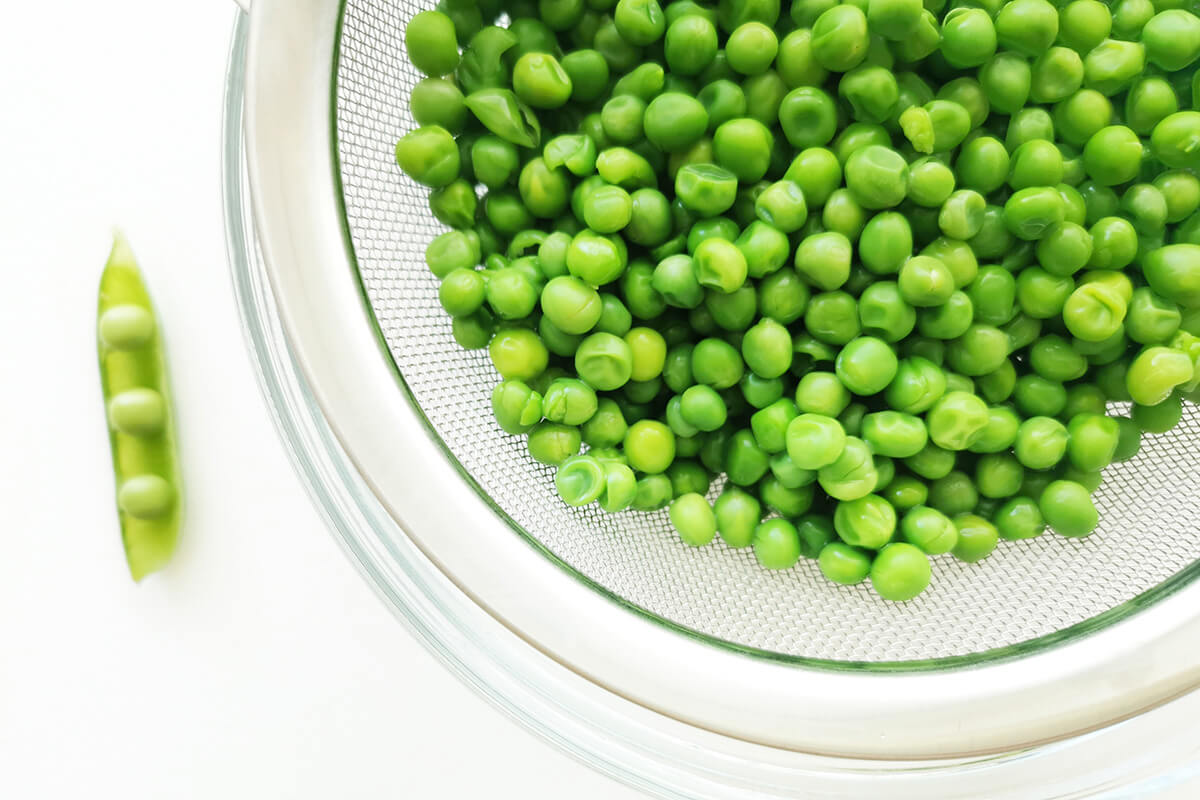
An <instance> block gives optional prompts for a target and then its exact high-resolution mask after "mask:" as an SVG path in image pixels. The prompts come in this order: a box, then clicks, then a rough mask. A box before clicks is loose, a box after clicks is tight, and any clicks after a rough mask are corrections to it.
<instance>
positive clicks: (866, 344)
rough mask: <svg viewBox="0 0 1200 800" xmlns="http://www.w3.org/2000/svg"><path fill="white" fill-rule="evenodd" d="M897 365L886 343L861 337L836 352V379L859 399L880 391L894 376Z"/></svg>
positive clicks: (869, 337)
mask: <svg viewBox="0 0 1200 800" xmlns="http://www.w3.org/2000/svg"><path fill="white" fill-rule="evenodd" d="M898 366H899V362H898V360H897V358H896V353H895V351H894V350H892V348H891V347H889V346H888V344H887V343H886V342H884V341H883V340H881V339H877V338H875V337H872V336H861V337H859V338H857V339H854V340H853V341H851V342H849V343H847V344H846V346H845V347H843V348H842V351H841V352H840V353H838V357H837V361H836V371H837V376H838V379H839V380H840V381H841V382H842V383H843V384H844V385H845V386H846V388H848V389H849V390H850V391H852V392H854V393H855V394H858V395H861V396H864V397H865V396H867V395H872V394H875V393H877V392H881V391H883V389H884V388H885V387H887V385H888V384H889V383H891V382H892V379H893V378H895V377H896V371H897V369H898Z"/></svg>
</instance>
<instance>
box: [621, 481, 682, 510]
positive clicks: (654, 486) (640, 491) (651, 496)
mask: <svg viewBox="0 0 1200 800" xmlns="http://www.w3.org/2000/svg"><path fill="white" fill-rule="evenodd" d="M674 496H675V494H674V491H673V490H672V489H671V479H670V478H668V477H667V476H666V475H643V476H642V477H640V478H638V481H637V492H636V494H635V495H634V499H633V505H632V507H633V508H634V509H636V510H638V511H657V510H658V509H660V508H666V506H667V505H668V504H669V503H670V502H671V500H672V498H673V497H674Z"/></svg>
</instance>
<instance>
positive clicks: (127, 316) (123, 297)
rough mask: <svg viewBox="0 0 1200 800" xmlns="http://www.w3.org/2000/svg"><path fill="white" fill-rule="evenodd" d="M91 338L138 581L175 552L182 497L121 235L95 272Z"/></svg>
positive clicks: (152, 332) (154, 330)
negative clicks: (101, 270) (97, 295)
mask: <svg viewBox="0 0 1200 800" xmlns="http://www.w3.org/2000/svg"><path fill="white" fill-rule="evenodd" d="M97 339H98V345H99V360H100V384H101V389H102V391H103V395H104V401H105V404H106V406H107V412H108V413H107V418H108V432H109V443H110V445H111V447H112V459H113V471H114V472H115V473H116V477H117V510H118V515H119V517H120V522H121V539H122V542H123V543H124V545H125V558H126V560H127V561H128V562H129V571H130V573H132V575H133V579H134V580H135V581H140V580H141V579H142V578H144V577H145V576H146V575H148V574H150V573H151V572H155V571H157V570H159V569H162V568H163V566H164V565H165V564H166V563H167V561H168V560H169V559H170V558H171V554H172V553H174V552H175V543H176V541H177V539H178V536H179V526H180V521H181V519H182V506H181V499H182V498H181V497H180V492H179V485H180V483H179V462H178V458H177V455H176V452H175V434H174V432H173V429H172V426H171V410H170V398H169V394H168V392H167V373H166V362H165V359H164V353H163V345H162V340H161V338H160V337H159V335H158V323H157V322H156V320H155V316H154V308H153V306H152V305H151V304H150V296H149V295H148V294H147V292H146V287H145V285H144V284H143V282H142V275H141V271H140V270H139V269H138V266H137V262H136V261H135V260H134V257H133V251H132V250H130V248H129V244H128V242H126V241H125V239H124V237H122V236H120V235H118V236H117V237H116V240H115V242H114V243H113V248H112V253H111V254H110V255H109V257H108V264H107V265H106V266H105V268H104V274H103V276H102V277H101V279H100V301H99V308H98V312H97Z"/></svg>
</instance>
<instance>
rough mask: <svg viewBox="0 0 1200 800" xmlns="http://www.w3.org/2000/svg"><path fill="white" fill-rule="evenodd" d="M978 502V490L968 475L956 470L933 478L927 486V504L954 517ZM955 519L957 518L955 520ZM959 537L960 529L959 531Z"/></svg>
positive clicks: (967, 510) (969, 509)
mask: <svg viewBox="0 0 1200 800" xmlns="http://www.w3.org/2000/svg"><path fill="white" fill-rule="evenodd" d="M978 504H979V492H978V491H977V490H976V489H975V484H974V483H973V482H972V481H971V478H970V476H968V475H967V474H966V473H964V472H960V471H957V470H954V471H951V472H948V473H947V474H946V475H943V476H942V477H940V478H937V479H936V480H934V482H933V483H932V484H931V485H930V487H929V506H930V507H931V508H935V509H937V510H938V511H940V512H942V513H943V514H946V515H947V516H950V517H954V516H955V515H958V514H965V513H967V512H969V511H971V510H972V509H974V508H975V507H976V506H977V505H978ZM956 521H957V520H956ZM960 539H961V531H960Z"/></svg>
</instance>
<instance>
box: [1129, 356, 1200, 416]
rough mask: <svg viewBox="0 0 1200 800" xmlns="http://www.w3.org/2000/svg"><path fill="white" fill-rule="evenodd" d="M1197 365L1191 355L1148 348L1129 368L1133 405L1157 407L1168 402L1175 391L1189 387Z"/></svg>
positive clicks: (1130, 394)
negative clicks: (1177, 388) (1187, 385)
mask: <svg viewBox="0 0 1200 800" xmlns="http://www.w3.org/2000/svg"><path fill="white" fill-rule="evenodd" d="M1194 376H1195V365H1194V364H1193V362H1192V359H1191V358H1189V356H1188V354H1187V353H1185V352H1182V351H1180V350H1176V349H1174V348H1170V347H1163V346H1162V345H1153V346H1150V347H1147V348H1144V349H1143V350H1142V352H1141V353H1139V354H1138V355H1137V357H1136V358H1135V359H1134V360H1133V363H1132V364H1130V365H1129V371H1128V373H1127V374H1126V377H1125V385H1126V388H1127V389H1128V391H1129V396H1130V397H1131V398H1132V399H1133V401H1134V402H1135V403H1137V404H1139V405H1143V406H1156V405H1158V404H1159V403H1162V402H1164V401H1166V400H1167V399H1168V398H1169V397H1170V396H1171V392H1172V391H1174V389H1175V387H1177V386H1181V385H1185V384H1188V383H1189V382H1191V381H1192V380H1193V378H1194Z"/></svg>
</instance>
